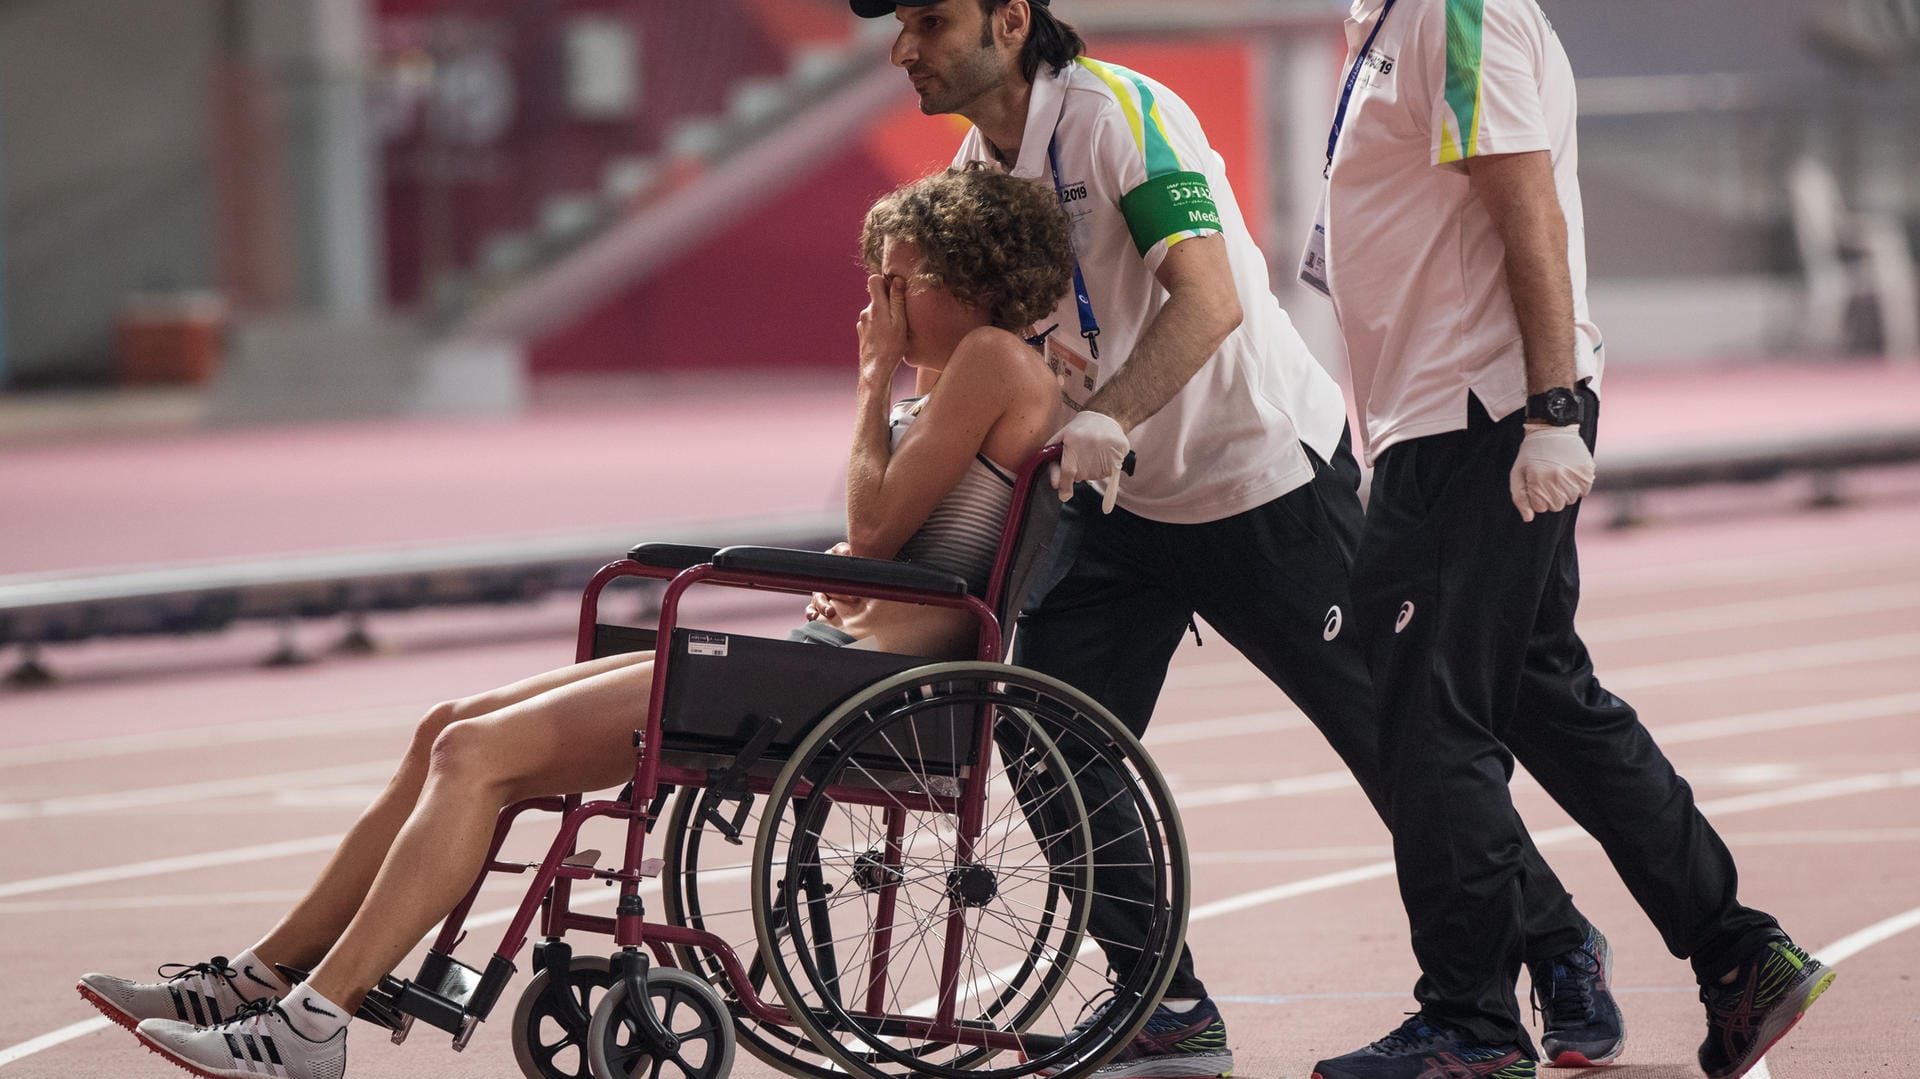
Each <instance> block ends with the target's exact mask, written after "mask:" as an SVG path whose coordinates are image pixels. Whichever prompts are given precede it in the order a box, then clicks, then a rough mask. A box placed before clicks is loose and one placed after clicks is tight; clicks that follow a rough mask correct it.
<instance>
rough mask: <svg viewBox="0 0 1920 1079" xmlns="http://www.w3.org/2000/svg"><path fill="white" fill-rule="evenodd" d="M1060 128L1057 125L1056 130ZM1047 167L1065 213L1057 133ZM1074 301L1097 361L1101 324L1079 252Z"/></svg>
mask: <svg viewBox="0 0 1920 1079" xmlns="http://www.w3.org/2000/svg"><path fill="white" fill-rule="evenodd" d="M1058 126H1059V125H1057V124H1056V125H1055V127H1056V128H1057V127H1058ZM1047 165H1048V167H1049V168H1051V169H1052V170H1053V192H1054V194H1055V195H1056V196H1058V197H1059V199H1060V205H1061V207H1062V208H1063V212H1064V208H1065V206H1066V204H1067V191H1066V185H1065V184H1063V183H1061V182H1060V136H1059V134H1058V133H1057V132H1056V133H1055V134H1054V135H1053V136H1052V137H1051V138H1049V139H1048V140H1047ZM1067 244H1068V246H1069V247H1071V246H1072V244H1073V238H1072V236H1068V238H1067ZM1073 301H1074V306H1075V307H1077V308H1078V309H1079V311H1080V336H1082V337H1084V338H1086V339H1087V349H1088V351H1090V352H1091V353H1092V357H1091V358H1092V359H1096V360H1097V359H1099V358H1100V340H1099V338H1100V322H1099V320H1097V319H1095V318H1094V317H1093V299H1092V298H1091V297H1089V296H1088V295H1087V279H1086V278H1085V277H1083V276H1081V274H1080V253H1079V252H1078V251H1075V252H1074V253H1073ZM1042 336H1043V337H1044V336H1045V335H1044V334H1043V335H1042Z"/></svg>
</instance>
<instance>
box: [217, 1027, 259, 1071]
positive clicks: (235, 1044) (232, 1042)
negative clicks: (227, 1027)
mask: <svg viewBox="0 0 1920 1079" xmlns="http://www.w3.org/2000/svg"><path fill="white" fill-rule="evenodd" d="M221 1037H224V1038H225V1039H227V1052H229V1053H232V1054H233V1059H235V1060H238V1061H243V1062H244V1061H245V1060H246V1059H247V1054H245V1053H243V1052H241V1051H240V1040H239V1039H238V1038H235V1037H234V1036H233V1035H231V1034H223V1035H221ZM248 1070H249V1071H251V1070H252V1069H251V1068H249V1069H248Z"/></svg>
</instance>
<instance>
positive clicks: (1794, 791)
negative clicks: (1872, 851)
mask: <svg viewBox="0 0 1920 1079" xmlns="http://www.w3.org/2000/svg"><path fill="white" fill-rule="evenodd" d="M1896 786H1920V769H1909V770H1907V771H1904V772H1895V773H1887V774H1885V775H1869V776H1856V777H1853V778H1852V779H1851V780H1847V781H1836V782H1833V783H1818V784H1811V785H1808V786H1805V787H1792V788H1787V789H1785V790H1781V791H1774V792H1770V795H1771V797H1772V799H1773V801H1771V802H1768V803H1764V804H1778V805H1787V804H1793V803H1796V802H1807V801H1813V800H1816V799H1819V798H1834V797H1839V796H1841V795H1843V794H1853V793H1859V792H1862V791H1868V790H1884V789H1889V788H1891V787H1896ZM1726 801H1728V802H1737V803H1739V804H1738V805H1737V806H1728V805H1723V804H1719V803H1702V804H1701V806H1700V808H1701V809H1702V810H1706V809H1713V810H1714V811H1715V812H1719V813H1722V814H1727V813H1738V812H1743V811H1746V810H1751V809H1759V808H1762V807H1763V803H1762V802H1761V800H1760V796H1748V797H1745V798H1740V799H1728V800H1726ZM1584 835H1586V833H1585V832H1583V831H1582V830H1581V829H1580V828H1579V827H1578V826H1577V825H1575V826H1568V827H1564V828H1555V829H1551V830H1548V831H1543V832H1535V833H1533V837H1534V842H1535V843H1536V844H1537V845H1539V846H1542V847H1545V846H1551V845H1553V844H1555V843H1563V842H1566V841H1568V840H1570V839H1573V838H1576V837H1579V836H1584ZM320 838H331V839H332V840H333V841H334V842H335V843H337V842H338V840H339V838H340V837H338V836H334V837H320ZM300 842H305V843H312V842H314V841H313V840H303V841H300ZM218 853H220V854H225V855H232V854H235V853H238V852H233V851H228V852H218ZM201 857H203V858H204V857H206V856H201ZM187 860H189V859H175V861H187ZM236 860H239V859H236ZM150 864H151V863H150ZM722 872H723V873H730V874H739V873H744V872H745V870H744V869H730V870H724V871H722ZM1392 875H1393V862H1392V861H1384V862H1376V863H1374V864H1371V865H1364V866H1359V867H1356V868H1353V869H1347V870H1343V871H1341V872H1338V873H1326V874H1322V875H1320V876H1316V877H1309V878H1307V879H1305V880H1298V881H1291V882H1288V883H1286V884H1281V885H1276V886H1274V887H1271V888H1262V889H1259V890H1256V891H1252V892H1247V893H1244V894H1242V895H1238V896H1231V897H1229V898H1227V899H1222V900H1217V901H1215V902H1212V903H1206V904H1202V905H1201V906H1198V907H1195V908H1193V909H1192V911H1191V912H1189V914H1188V916H1187V921H1188V922H1189V923H1192V922H1198V921H1205V920H1207V919H1210V918H1218V917H1221V916H1223V915H1226V914H1232V913H1235V912H1238V911H1243V910H1249V909H1252V908H1254V907H1258V906H1264V905H1265V904H1267V903H1273V902H1277V901H1279V900H1282V899H1291V898H1293V897H1295V896H1301V895H1308V894H1311V893H1314V892H1324V891H1328V890H1330V889H1333V888H1340V887H1345V886H1346V885H1349V884H1360V883H1363V882H1365V881H1369V880H1378V879H1380V878H1382V877H1388V876H1392ZM43 879H52V878H43ZM116 879H117V878H116ZM7 887H10V886H6V885H0V895H6V894H17V893H8V892H6V891H5V889H6V888H7ZM658 887H659V882H658V881H649V882H647V884H646V885H644V886H643V890H648V889H657V888H658ZM615 894H616V893H615V891H614V890H613V889H603V890H601V891H600V892H597V893H596V892H589V893H587V894H584V895H580V896H578V897H577V900H576V902H577V904H578V905H580V906H587V905H591V904H594V903H597V902H608V901H610V900H611V899H612V898H613V897H614V895H615ZM518 910H519V906H518V905H517V904H516V905H515V906H513V907H508V908H503V909H500V910H496V911H490V912H488V913H486V914H481V915H476V916H475V917H472V918H470V919H468V921H467V928H470V929H482V928H487V927H490V926H494V925H502V924H505V923H506V922H508V921H511V920H512V919H513V916H514V914H515V913H516V912H517V911H518ZM1908 918H1913V919H1917V920H1916V921H1915V922H1913V923H1912V924H1920V910H1916V911H1910V912H1908V914H1906V915H1902V916H1901V917H1900V918H1897V919H1889V921H1888V922H1885V923H1881V925H1880V926H1876V927H1872V928H1870V929H1868V930H1863V931H1862V932H1861V933H1857V934H1855V935H1854V936H1853V937H1849V938H1847V939H1846V940H1845V941H1842V942H1840V943H1839V944H1836V945H1834V948H1835V949H1839V948H1841V947H1842V946H1846V947H1850V948H1851V949H1852V951H1848V952H1846V953H1845V954H1849V955H1850V954H1853V952H1857V951H1859V950H1860V949H1861V948H1865V947H1867V946H1868V945H1870V944H1872V943H1875V942H1877V941H1878V940H1884V939H1886V937H1888V936H1892V935H1893V934H1894V933H1896V932H1899V931H1901V930H1902V929H1905V928H1911V925H1909V924H1907V923H1906V922H1905V921H1904V919H1908ZM1896 923H1898V924H1899V927H1900V928H1897V929H1893V928H1888V927H1889V926H1891V925H1894V924H1896ZM1876 934H1878V935H1876ZM1855 938H1859V939H1860V940H1863V941H1865V943H1854V941H1855ZM1089 943H1091V942H1089ZM108 1025H110V1024H109V1023H108V1022H107V1021H106V1020H105V1019H89V1020H87V1021H85V1022H82V1023H75V1024H73V1025H72V1026H67V1027H62V1028H60V1029H59V1030H56V1031H53V1032H51V1033H48V1034H43V1035H41V1036H39V1037H37V1038H33V1039H31V1040H29V1041H25V1042H21V1043H20V1044H19V1045H15V1046H13V1047H12V1048H9V1049H5V1050H0V1066H5V1065H7V1064H10V1063H12V1062H13V1061H16V1060H19V1059H21V1058H22V1057H26V1056H31V1055H33V1054H34V1053H38V1052H40V1051H41V1050H43V1049H48V1048H51V1047H52V1046H55V1045H59V1044H61V1043H63V1042H67V1041H71V1040H73V1039H74V1038H78V1037H82V1036H84V1035H87V1034H91V1033H93V1032H94V1031H96V1030H100V1029H103V1028H105V1027H106V1026H108Z"/></svg>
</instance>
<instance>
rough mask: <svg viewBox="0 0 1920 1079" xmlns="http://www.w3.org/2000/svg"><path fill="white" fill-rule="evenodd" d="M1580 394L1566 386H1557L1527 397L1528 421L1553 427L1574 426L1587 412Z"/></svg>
mask: <svg viewBox="0 0 1920 1079" xmlns="http://www.w3.org/2000/svg"><path fill="white" fill-rule="evenodd" d="M1582 404H1583V403H1582V402H1581V400H1580V395H1579V394H1576V393H1574V392H1573V391H1572V390H1570V389H1567V388H1566V387H1565V386H1555V387H1554V388H1552V389H1550V390H1543V391H1541V392H1540V393H1536V394H1534V395H1533V396H1531V397H1529V398H1527V422H1528V423H1544V424H1548V425H1549V426H1553V427H1572V426H1573V425H1574V424H1577V423H1579V422H1580V420H1581V419H1582V418H1583V416H1584V414H1585V413H1586V409H1585V408H1584V407H1582Z"/></svg>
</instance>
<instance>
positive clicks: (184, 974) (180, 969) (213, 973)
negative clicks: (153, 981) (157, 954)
mask: <svg viewBox="0 0 1920 1079" xmlns="http://www.w3.org/2000/svg"><path fill="white" fill-rule="evenodd" d="M168 971H172V972H173V973H171V974H169V973H168ZM155 973H156V974H158V975H160V976H161V977H162V978H165V979H166V980H167V981H170V982H177V981H182V980H184V979H187V978H194V977H199V978H205V979H208V980H212V979H215V978H219V979H221V980H224V981H226V982H228V983H231V982H232V981H233V980H234V979H235V978H237V977H239V976H240V972H239V971H237V970H235V969H233V968H232V967H230V966H228V965H227V957H226V956H224V955H216V956H214V957H213V958H212V959H209V960H207V961H206V962H204V963H163V964H161V966H160V968H159V969H158V970H157V971H155Z"/></svg>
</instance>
